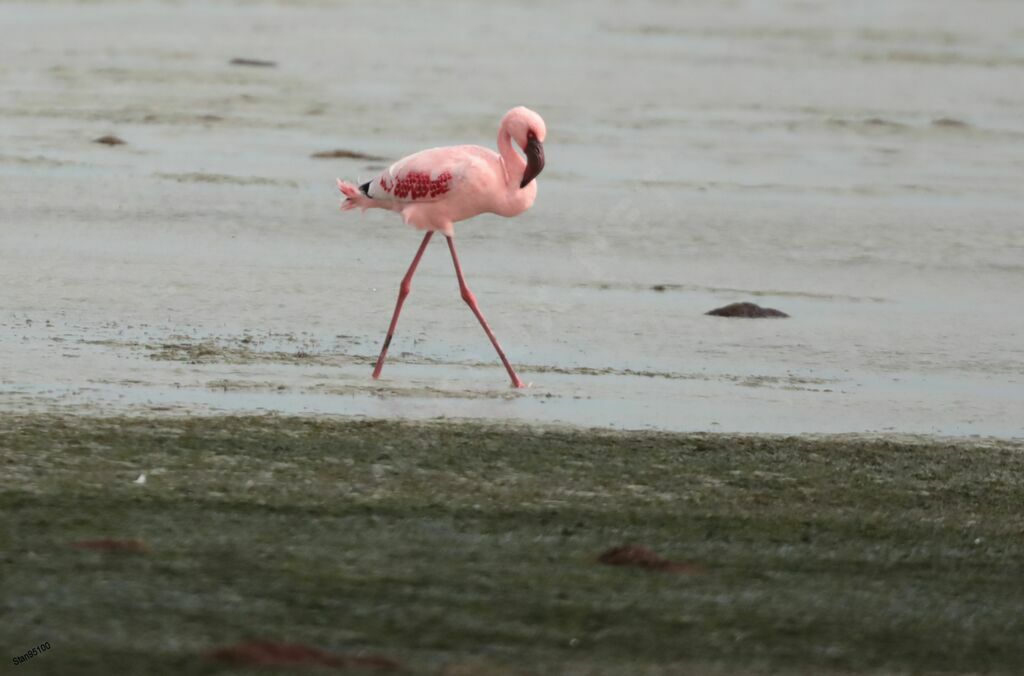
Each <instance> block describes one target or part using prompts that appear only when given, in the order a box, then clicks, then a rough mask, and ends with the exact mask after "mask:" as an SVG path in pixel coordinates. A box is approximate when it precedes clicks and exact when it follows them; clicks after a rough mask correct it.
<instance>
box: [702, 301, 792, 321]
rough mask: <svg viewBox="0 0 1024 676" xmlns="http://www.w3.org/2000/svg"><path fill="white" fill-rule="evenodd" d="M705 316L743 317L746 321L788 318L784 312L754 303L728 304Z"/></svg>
mask: <svg viewBox="0 0 1024 676" xmlns="http://www.w3.org/2000/svg"><path fill="white" fill-rule="evenodd" d="M705 314H709V315H714V316H715V317H745V318H748V319H760V318H762V317H788V316H789V315H787V314H786V313H785V312H782V311H781V310H776V309H775V308H770V307H761V306H760V305H757V304H756V303H730V304H729V305H726V306H724V307H720V308H716V309H714V310H712V311H711V312H706V313H705Z"/></svg>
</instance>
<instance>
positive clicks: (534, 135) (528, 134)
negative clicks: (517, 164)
mask: <svg viewBox="0 0 1024 676" xmlns="http://www.w3.org/2000/svg"><path fill="white" fill-rule="evenodd" d="M526 138H528V139H531V140H532V139H535V138H537V135H536V134H534V133H533V130H532V129H530V130H529V131H527V132H526Z"/></svg>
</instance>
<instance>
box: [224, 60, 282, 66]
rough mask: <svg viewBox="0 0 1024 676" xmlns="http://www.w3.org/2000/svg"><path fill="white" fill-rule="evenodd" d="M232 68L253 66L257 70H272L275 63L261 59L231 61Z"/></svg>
mask: <svg viewBox="0 0 1024 676" xmlns="http://www.w3.org/2000/svg"><path fill="white" fill-rule="evenodd" d="M231 65H232V66H255V67H257V68H273V67H274V66H276V65H277V62H276V61H264V60H263V59H231Z"/></svg>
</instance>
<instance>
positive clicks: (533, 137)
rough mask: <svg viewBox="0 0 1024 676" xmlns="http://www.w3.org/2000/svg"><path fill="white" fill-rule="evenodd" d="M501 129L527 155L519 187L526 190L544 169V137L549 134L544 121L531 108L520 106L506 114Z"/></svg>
mask: <svg viewBox="0 0 1024 676" xmlns="http://www.w3.org/2000/svg"><path fill="white" fill-rule="evenodd" d="M501 128H502V129H503V130H505V131H506V132H508V135H509V136H510V137H511V138H512V140H513V141H515V142H516V144H517V145H518V146H519V147H520V148H521V149H522V151H523V154H524V155H526V169H525V170H524V171H523V180H522V183H520V185H519V187H520V188H525V187H526V186H528V185H529V184H530V181H532V180H533V179H535V178H536V177H537V175H538V174H539V173H540V172H541V171H543V169H544V137H545V136H547V133H548V130H547V127H546V126H544V119H543V118H541V116H540V115H538V114H537V113H535V112H533V111H532V110H530V109H529V108H525V107H523V106H518V107H516V108H513V109H512V110H510V111H508V112H507V113H505V117H504V118H502V120H501Z"/></svg>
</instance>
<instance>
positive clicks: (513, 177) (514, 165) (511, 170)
mask: <svg viewBox="0 0 1024 676" xmlns="http://www.w3.org/2000/svg"><path fill="white" fill-rule="evenodd" d="M498 152H499V153H500V154H501V159H502V160H503V161H504V162H505V181H506V183H507V184H508V186H509V189H510V190H518V189H519V184H520V183H521V182H522V180H523V174H524V173H525V172H526V160H524V159H523V157H522V155H520V154H519V153H517V152H516V149H515V144H514V143H513V142H512V135H511V134H510V133H509V132H508V129H506V128H505V125H502V126H501V129H499V130H498Z"/></svg>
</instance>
